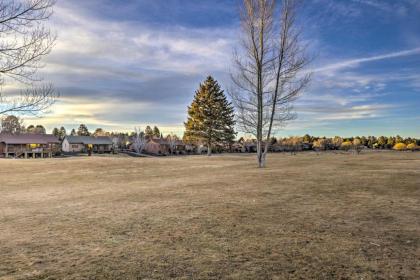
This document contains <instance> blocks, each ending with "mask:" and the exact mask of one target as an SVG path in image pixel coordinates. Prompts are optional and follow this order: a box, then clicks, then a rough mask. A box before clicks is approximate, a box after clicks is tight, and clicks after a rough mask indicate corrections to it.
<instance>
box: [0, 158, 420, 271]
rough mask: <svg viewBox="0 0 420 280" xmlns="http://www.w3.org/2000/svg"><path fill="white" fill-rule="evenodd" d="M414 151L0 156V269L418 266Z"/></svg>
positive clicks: (418, 181)
mask: <svg viewBox="0 0 420 280" xmlns="http://www.w3.org/2000/svg"><path fill="white" fill-rule="evenodd" d="M419 159H420V154H419V153H392V152H389V153H387V152H384V153H366V154H363V153H362V154H361V155H351V154H333V153H324V154H323V153H320V154H319V155H317V154H315V153H302V154H298V155H296V156H292V155H289V154H271V155H269V161H268V167H267V168H266V169H262V170H259V169H257V168H255V165H256V162H255V158H254V156H252V155H222V156H212V157H204V156H192V157H179V158H175V157H173V158H128V157H127V158H125V157H115V158H113V157H92V158H67V159H44V160H0V279H143V278H145V279H167V278H178V279H221V278H223V279H418V277H419V275H420V266H419V265H418V262H419V259H420V219H419V217H420V160H419Z"/></svg>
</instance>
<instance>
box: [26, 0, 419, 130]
mask: <svg viewBox="0 0 420 280" xmlns="http://www.w3.org/2000/svg"><path fill="white" fill-rule="evenodd" d="M238 3H239V2H238V1H237V0H225V1H223V0H202V1H192V0H124V1H122V0H89V1H84V0H72V1H67V0H58V2H57V4H56V7H55V14H54V16H53V18H52V21H51V25H52V28H53V29H54V30H55V32H56V33H57V35H58V39H57V43H56V46H55V47H54V49H53V51H52V53H51V54H50V55H49V56H48V57H47V58H46V59H45V62H46V67H45V68H44V69H42V71H41V73H40V74H41V75H42V76H43V77H44V79H45V81H51V82H53V83H54V85H55V86H56V88H57V89H58V90H59V91H60V93H61V98H60V99H59V101H58V102H57V103H56V104H55V105H54V107H53V108H52V111H51V112H50V113H49V114H47V115H45V116H43V117H42V118H40V119H30V118H26V121H25V124H27V125H29V124H31V123H36V124H43V125H45V126H46V127H47V128H48V130H51V129H52V128H53V127H55V126H57V127H59V126H61V125H64V126H65V127H66V128H67V129H71V128H77V126H78V125H79V124H80V123H85V124H87V125H88V127H89V129H90V130H94V129H95V128H96V127H102V128H104V129H106V130H109V131H131V130H133V128H134V126H141V127H144V126H145V125H147V124H150V125H158V126H159V127H161V128H162V130H163V131H164V132H165V133H169V132H175V133H178V134H180V135H181V134H182V131H183V121H185V119H186V107H187V105H188V104H189V103H190V102H191V100H192V97H193V95H194V91H195V90H196V88H197V87H198V84H199V83H200V82H201V81H202V80H204V79H205V77H206V76H207V75H209V74H211V75H212V76H214V77H215V78H216V79H217V80H219V82H220V83H221V85H222V87H223V88H228V87H229V85H230V81H229V67H230V65H229V64H230V61H231V56H232V53H233V49H234V47H235V45H236V40H237V36H238V21H239V19H238ZM300 22H301V24H302V27H303V30H304V33H303V36H304V39H305V40H306V41H307V42H308V43H309V49H308V51H309V52H310V54H311V55H313V56H314V58H315V59H314V61H313V63H312V65H311V69H312V70H313V71H314V76H313V79H312V83H311V85H310V87H309V88H308V89H307V90H306V92H305V93H304V95H303V96H302V97H301V98H300V99H299V101H298V102H297V103H296V104H295V108H296V111H297V113H298V119H297V120H295V121H293V122H290V123H289V124H288V125H287V126H286V127H285V128H284V129H283V130H282V131H280V132H279V136H288V135H303V134H305V133H309V134H311V135H326V136H334V135H342V136H351V135H382V134H383V135H395V134H400V135H403V136H415V137H419V136H420V0H401V1H392V0H390V1H379V0H353V1H350V0H311V1H305V7H304V10H303V11H302V14H301V21H300Z"/></svg>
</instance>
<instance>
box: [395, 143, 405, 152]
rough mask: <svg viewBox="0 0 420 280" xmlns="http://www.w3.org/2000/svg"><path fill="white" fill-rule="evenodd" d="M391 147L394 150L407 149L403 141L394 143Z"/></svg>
mask: <svg viewBox="0 0 420 280" xmlns="http://www.w3.org/2000/svg"><path fill="white" fill-rule="evenodd" d="M393 149H394V150H396V151H404V150H405V149H407V146H406V145H405V144H404V143H397V144H395V145H394V147H393Z"/></svg>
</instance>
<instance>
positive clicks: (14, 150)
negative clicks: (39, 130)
mask: <svg viewBox="0 0 420 280" xmlns="http://www.w3.org/2000/svg"><path fill="white" fill-rule="evenodd" d="M5 151H6V150H5ZM57 151H59V149H54V148H26V147H22V148H21V147H8V148H7V152H8V153H25V152H27V153H51V152H57Z"/></svg>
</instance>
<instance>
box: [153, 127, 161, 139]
mask: <svg viewBox="0 0 420 280" xmlns="http://www.w3.org/2000/svg"><path fill="white" fill-rule="evenodd" d="M153 136H154V137H156V138H159V137H160V130H159V128H158V127H157V126H155V127H154V128H153Z"/></svg>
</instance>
